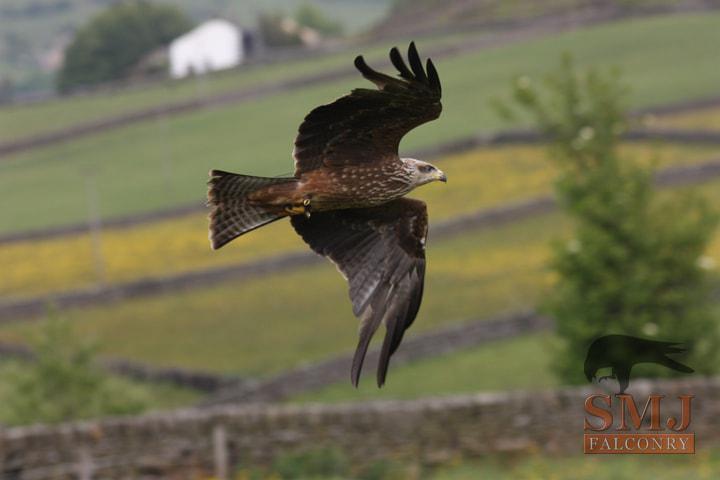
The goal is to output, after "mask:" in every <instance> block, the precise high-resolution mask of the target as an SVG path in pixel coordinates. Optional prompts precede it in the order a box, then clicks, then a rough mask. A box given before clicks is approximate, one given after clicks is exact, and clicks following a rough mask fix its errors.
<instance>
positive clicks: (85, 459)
mask: <svg viewBox="0 0 720 480" xmlns="http://www.w3.org/2000/svg"><path fill="white" fill-rule="evenodd" d="M77 473H78V480H92V478H93V459H92V455H90V452H89V451H88V449H87V447H85V446H82V447H80V449H79V450H78V472H77Z"/></svg>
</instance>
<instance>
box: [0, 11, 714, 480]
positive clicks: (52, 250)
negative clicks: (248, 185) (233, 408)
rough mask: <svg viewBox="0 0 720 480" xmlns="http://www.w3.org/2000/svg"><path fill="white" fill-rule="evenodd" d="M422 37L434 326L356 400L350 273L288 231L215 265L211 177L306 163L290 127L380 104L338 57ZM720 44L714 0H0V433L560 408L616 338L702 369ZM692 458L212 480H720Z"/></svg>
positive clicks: (707, 450)
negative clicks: (591, 344)
mask: <svg viewBox="0 0 720 480" xmlns="http://www.w3.org/2000/svg"><path fill="white" fill-rule="evenodd" d="M410 40H414V41H415V42H416V43H417V45H418V48H419V51H420V54H421V55H422V56H423V57H428V56H429V57H432V59H433V61H434V62H435V64H436V66H437V68H438V71H439V73H440V78H441V81H442V83H443V105H444V111H443V115H442V117H441V118H440V119H439V120H438V121H436V122H433V123H431V124H428V125H425V126H422V127H420V128H418V129H417V130H415V131H413V132H411V133H410V134H409V135H408V136H407V137H406V138H405V140H404V141H403V143H402V145H401V154H402V155H404V156H415V157H418V158H422V159H424V160H428V161H431V162H433V163H436V164H437V165H439V166H440V168H442V169H443V170H444V171H445V172H446V174H447V176H448V178H449V182H448V184H447V185H430V186H427V187H423V188H422V189H420V190H418V191H416V192H414V193H413V195H412V196H414V197H417V198H421V199H423V200H425V201H426V202H427V203H428V209H429V214H430V220H431V227H430V238H429V246H428V270H427V281H426V293H425V298H424V303H423V307H422V309H421V311H420V314H419V316H418V318H417V320H416V322H415V323H414V324H413V326H412V329H411V330H409V331H408V333H407V336H406V341H405V343H404V344H403V345H402V346H401V347H400V351H399V352H398V354H397V356H396V357H395V358H394V360H393V362H392V363H391V368H390V373H389V379H388V383H387V384H386V386H385V387H384V388H383V389H381V390H379V389H377V388H376V387H375V386H374V382H373V381H372V380H373V379H372V378H371V375H369V376H367V377H366V378H363V379H362V382H361V386H360V388H359V389H358V390H356V389H354V388H352V386H351V385H350V382H349V379H348V375H349V368H348V366H349V362H350V360H349V359H350V358H351V357H350V355H351V353H352V350H353V348H354V346H355V342H356V335H357V323H356V320H355V319H354V317H353V315H352V311H351V308H350V303H349V301H348V299H347V292H346V285H345V283H344V282H343V281H342V278H341V277H340V276H339V275H338V274H337V272H336V271H335V268H334V267H333V266H332V265H330V264H329V263H328V262H324V261H322V260H320V259H318V258H316V257H315V256H313V255H312V254H311V253H309V251H308V249H307V247H306V246H305V245H304V244H303V242H302V241H301V240H300V239H299V237H298V236H297V235H296V234H295V233H294V232H293V231H292V229H291V228H290V226H289V223H287V222H278V223H275V224H272V225H270V226H269V227H266V228H263V229H261V230H258V231H256V232H253V233H252V234H250V235H247V236H244V237H242V238H239V239H238V240H236V241H234V242H233V243H232V244H230V245H229V246H228V247H226V248H224V249H222V250H220V251H216V252H213V251H211V250H210V248H209V244H208V240H207V219H206V215H207V211H206V208H205V207H204V199H205V193H206V186H205V183H206V181H207V172H208V171H209V170H210V169H211V168H218V169H223V170H230V171H235V172H242V173H247V174H254V175H262V176H275V175H287V174H289V173H291V172H292V169H293V168H292V159H291V151H292V143H293V139H294V136H295V133H296V129H297V126H298V125H299V123H300V122H301V120H302V118H303V117H304V115H305V114H306V113H307V112H308V111H310V110H311V109H312V108H314V107H315V106H317V105H320V104H323V103H328V102H330V101H332V100H333V99H335V98H337V97H339V96H341V95H343V94H344V93H346V92H348V91H349V90H350V89H351V88H355V87H358V86H368V85H369V84H366V82H364V80H363V79H361V78H360V77H359V75H358V74H357V72H355V71H354V69H353V66H352V59H353V58H354V57H355V56H356V55H357V54H364V55H365V57H366V59H367V60H368V63H369V64H370V65H371V66H375V67H377V68H381V69H385V70H388V69H389V68H390V66H389V62H388V60H387V53H388V51H389V49H390V48H391V47H392V46H395V45H397V46H398V47H400V48H401V50H402V49H405V48H406V46H407V44H408V43H409V41H410ZM719 45H720V1H711V0H704V1H701V0H683V1H678V2H668V1H665V0H611V1H597V0H541V1H522V0H511V1H503V2H500V1H495V0H442V1H441V0H422V1H409V0H369V1H359V0H313V1H309V0H302V1H301V0H272V1H262V2H261V1H252V0H209V1H205V2H190V1H186V0H153V1H150V0H148V1H131V0H128V1H114V0H0V192H1V193H2V195H1V199H0V205H2V206H1V207H0V265H1V267H0V268H1V270H0V353H1V354H2V356H1V357H0V423H1V424H3V425H5V426H7V427H11V426H18V425H27V424H34V423H48V424H52V423H58V422H65V421H71V420H77V419H97V418H103V417H105V416H112V415H120V414H124V415H131V414H140V413H144V412H150V411H165V410H171V409H174V408H179V407H190V406H196V405H199V404H202V405H210V404H212V405H238V404H241V403H243V402H262V403H264V404H268V403H274V402H280V403H282V404H288V403H289V404H293V405H305V404H308V403H322V404H324V403H333V404H334V403H337V402H347V401H365V402H366V401H371V400H381V399H384V400H387V399H402V400H414V399H421V398H426V397H438V396H450V395H458V394H468V393H475V392H490V391H492V392H496V391H503V392H504V391H533V390H548V389H555V388H560V387H563V386H568V385H575V384H582V383H583V382H585V379H584V377H583V374H582V362H583V358H584V353H585V351H586V348H587V343H588V341H589V340H590V339H592V338H593V337H595V336H597V335H599V334H607V333H625V334H631V335H638V336H643V337H645V338H656V339H661V340H666V339H667V340H672V341H682V342H685V343H687V344H688V345H690V346H691V352H690V354H689V357H688V359H687V362H688V363H689V364H690V365H691V366H692V367H693V368H695V369H696V371H697V375H703V376H711V377H712V375H713V374H714V373H715V372H717V371H718V369H720V358H718V356H717V352H718V344H719V342H718V338H719V335H720V334H719V333H718V319H719V318H720V303H718V302H720V296H718V292H719V291H720V290H718V288H720V284H719V283H718V280H719V279H718V273H717V265H718V262H720V236H718V235H719V234H718V232H717V231H716V229H715V225H716V223H717V214H718V211H720V206H719V205H718V202H719V201H720V188H719V187H720V48H719ZM372 368H373V367H372V366H368V367H366V371H367V372H372V371H373V370H372ZM668 373H671V372H667V371H663V370H654V369H651V368H648V369H645V370H641V369H639V370H638V373H637V375H638V376H648V377H654V376H665V375H667V374H668ZM201 408H208V407H201ZM581 428H582V426H581V425H580V424H578V425H577V429H576V430H577V432H578V433H579V432H580V431H581ZM702 446H703V448H704V449H703V450H702V451H701V452H700V453H699V454H698V455H695V456H692V458H684V459H679V460H672V459H661V460H660V461H657V460H655V459H653V460H652V461H651V460H647V459H645V458H636V457H633V458H629V457H622V456H614V457H613V458H600V459H598V458H583V457H582V456H580V455H579V454H577V453H576V452H579V451H580V446H579V444H578V447H577V449H576V450H574V451H571V452H569V453H567V452H566V453H563V454H560V455H545V454H543V453H542V452H540V451H537V450H533V449H530V450H529V451H525V450H522V452H521V453H522V454H520V455H516V454H513V455H512V456H510V457H508V456H507V455H505V454H502V455H501V454H498V455H487V456H485V457H482V458H476V457H473V456H467V457H463V456H460V457H457V456H453V457H452V458H451V459H450V460H447V459H445V460H443V461H438V462H434V463H433V464H432V465H426V464H424V463H423V462H414V461H412V460H408V459H403V458H400V457H398V458H395V456H393V455H389V457H388V459H387V461H385V462H383V463H374V464H372V465H369V466H368V465H360V466H358V465H356V464H355V463H354V462H353V461H351V460H350V459H349V457H348V456H347V454H346V453H345V452H343V451H341V450H333V449H331V448H330V449H325V450H317V451H313V450H312V449H311V450H309V451H306V452H300V453H298V452H295V451H287V452H286V451H283V450H282V449H280V450H279V451H278V452H277V455H276V458H275V459H274V460H273V461H271V462H266V463H265V464H258V465H253V464H250V465H248V464H243V465H238V464H232V462H231V465H230V467H229V468H230V469H229V470H227V471H224V472H223V476H225V478H266V477H271V478H568V479H570V478H573V479H574V478H633V479H637V478H680V477H681V476H682V477H687V476H690V478H717V477H716V476H715V475H714V474H717V472H720V450H715V449H714V448H713V447H712V445H706V444H705V442H703V444H702ZM446 460H447V461H446ZM0 464H1V462H0ZM7 472H9V470H7V471H6V474H7V475H9V473H7ZM358 472H360V473H358ZM211 474H212V472H210V473H208V474H207V475H205V476H203V475H204V474H200V473H198V474H197V475H198V476H197V477H192V478H209V476H210V475H211ZM215 474H216V475H219V474H217V472H216V473H215ZM551 474H552V477H551ZM372 475H374V476H372ZM663 475H664V476H663ZM3 478H5V477H3ZM7 478H26V477H22V476H15V477H11V476H8V477H7ZM27 478H30V477H27ZM33 478H41V477H33ZM42 478H45V477H42ZM47 478H61V477H53V476H52V475H51V476H48V477H47ZM80 478H91V477H80Z"/></svg>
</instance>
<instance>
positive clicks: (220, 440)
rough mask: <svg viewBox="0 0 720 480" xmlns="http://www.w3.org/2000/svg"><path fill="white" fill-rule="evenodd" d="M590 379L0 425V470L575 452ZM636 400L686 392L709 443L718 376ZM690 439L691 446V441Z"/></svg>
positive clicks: (135, 474) (81, 473) (170, 470)
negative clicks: (313, 453) (307, 455)
mask: <svg viewBox="0 0 720 480" xmlns="http://www.w3.org/2000/svg"><path fill="white" fill-rule="evenodd" d="M596 388H597V387H595V388H590V387H582V388H567V389H559V390H552V391H541V392H535V393H532V392H515V393H485V394H476V395H466V396H455V397H445V398H429V399H420V400H410V401H381V402H366V403H356V404H343V405H304V406H294V405H270V406H262V405H244V406H224V407H212V408H207V409H204V410H199V409H198V410H184V411H176V412H173V413H165V414H155V415H146V416H141V417H134V418H125V419H114V420H105V421H99V422H83V423H75V424H67V425H62V426H58V427H45V426H36V427H28V428H13V429H8V430H4V431H2V432H0V477H1V478H3V479H8V480H14V479H17V480H29V479H38V480H41V479H50V478H52V479H85V480H90V479H95V478H103V479H120V478H178V479H180V478H183V479H184V478H198V477H197V476H198V475H208V476H210V475H213V474H215V475H218V474H219V476H220V477H223V476H224V473H225V472H232V471H233V470H234V469H235V468H237V467H238V466H242V465H245V466H247V465H263V464H268V463H270V462H272V460H273V459H274V458H276V457H277V456H278V455H280V454H283V453H286V452H291V451H301V450H307V449H317V448H321V447H332V448H336V449H340V450H342V451H343V452H344V453H345V454H346V455H347V456H348V458H349V459H350V461H351V462H353V463H358V464H359V463H362V464H367V463H368V462H372V461H375V460H379V459H393V460H397V461H409V462H418V463H422V464H430V465H432V464H437V463H441V462H445V461H448V460H451V459H455V458H458V457H464V458H472V457H482V456H484V455H492V454H497V453H501V452H518V453H522V452H540V453H543V454H559V455H566V454H571V455H577V454H579V453H580V452H581V451H582V433H583V418H584V412H583V403H584V400H585V397H586V396H587V395H588V394H590V393H592V392H593V391H596ZM629 392H630V393H633V394H634V395H635V397H636V399H637V401H638V402H641V401H643V400H642V399H644V398H646V397H647V395H648V394H650V393H660V394H664V395H666V397H667V399H668V403H667V404H665V403H663V406H662V412H663V415H665V414H677V413H678V412H677V408H675V407H676V405H677V404H678V403H679V402H672V401H670V400H671V399H673V397H676V396H677V395H680V394H694V395H695V396H696V398H695V399H694V403H693V407H694V408H693V423H692V426H691V430H693V431H695V433H696V436H697V444H698V445H699V446H700V447H707V446H709V445H717V444H718V443H720V379H705V378H700V377H690V378H688V379H683V380H674V381H667V380H666V381H656V382H648V381H640V380H638V381H635V382H633V383H632V384H631V387H630V390H629ZM700 447H699V448H700Z"/></svg>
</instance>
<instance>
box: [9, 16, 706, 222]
mask: <svg viewBox="0 0 720 480" xmlns="http://www.w3.org/2000/svg"><path fill="white" fill-rule="evenodd" d="M718 20H720V15H718V14H713V15H710V14H706V15H685V16H671V17H659V18H653V19H647V20H637V21H632V22H623V23H618V24H613V25H606V26H602V27H596V28H591V29H586V30H582V31H576V32H570V33H564V34H560V35H556V36H552V37H547V38H544V39H541V40H533V41H531V42H525V43H521V44H514V45H509V46H505V47H501V48H496V49H493V50H487V51H482V52H476V53H471V54H465V55H462V56H458V57H455V58H452V59H448V60H445V61H442V62H438V63H439V65H438V66H439V70H440V73H441V77H442V80H443V82H444V92H445V102H444V103H445V111H444V115H443V118H442V119H441V120H440V121H438V122H435V123H433V124H431V125H428V126H425V127H422V128H421V129H419V130H418V131H415V132H413V133H412V134H411V135H410V136H409V137H408V139H407V141H406V142H404V144H403V149H404V150H405V151H407V150H408V149H412V148H418V147H422V146H428V145H432V144H436V143H437V142H439V141H444V140H451V139H454V138H459V137H462V136H464V135H467V134H470V133H475V132H477V131H478V130H487V129H493V128H498V127H499V126H501V123H500V122H499V121H498V119H497V117H496V116H495V114H494V112H492V111H491V110H490V109H489V108H488V101H489V99H490V98H492V97H495V96H498V95H501V94H503V93H505V92H506V91H507V90H508V82H509V81H510V79H511V78H512V77H513V76H514V75H515V74H520V73H530V74H534V73H537V72H544V71H546V70H547V69H548V66H549V65H550V64H552V63H555V62H556V61H557V59H558V57H559V55H560V53H562V52H563V51H571V52H573V53H574V54H575V56H576V57H577V58H578V59H579V61H580V62H581V63H583V64H594V65H598V66H608V65H619V66H621V67H622V68H623V70H624V71H625V76H626V78H627V80H628V82H629V83H630V84H631V85H633V86H634V87H635V88H634V95H633V101H634V105H635V106H647V105H651V104H661V103H666V102H670V101H677V100H680V99H683V98H699V97H704V96H708V95H712V94H716V93H717V88H718V87H717V85H718V84H719V82H720V69H718V68H716V67H715V65H716V62H715V61H716V60H717V49H716V48H714V40H715V39H716V38H717V28H716V27H717V23H718ZM420 47H421V50H422V47H423V44H422V42H420ZM668 65H673V68H672V70H668V68H667V67H668ZM358 84H359V83H358V80H353V81H343V82H334V83H331V84H326V85H319V86H313V87H309V88H307V89H303V90H300V91H296V92H292V93H285V94H279V95H275V96H273V97H271V98H265V99H262V100H257V101H253V102H249V103H246V104H243V105H234V106H229V107H228V108H224V109H220V110H214V111H203V112H198V113H194V114H190V115H186V116H182V117H178V118H172V119H168V120H166V121H160V122H148V123H145V124H142V125H136V126H132V127H128V128H125V129H122V130H118V131H113V132H109V133H106V134H101V135H96V136H94V137H92V138H85V139H82V140H78V141H75V142H70V143H68V144H65V145H60V146H57V147H54V148H47V149H41V150H36V151H32V152H27V153H25V154H20V155H16V156H13V157H10V158H8V159H6V160H5V161H3V162H2V165H0V190H2V191H3V192H4V193H5V195H7V196H8V197H9V198H13V199H14V208H13V209H4V210H2V211H0V231H3V232H7V231H17V230H24V229H30V228H37V227H40V226H46V225H58V224H63V223H68V222H77V221H82V220H83V219H84V218H85V217H86V215H87V213H86V212H87V206H86V192H85V188H84V183H85V178H84V177H85V176H87V175H92V176H93V177H94V178H95V179H96V182H97V186H98V190H99V196H100V205H99V208H100V210H101V212H102V215H103V216H106V217H107V216H116V215H123V214H128V213H132V212H141V211H148V210H153V209H157V208H162V207H167V206H171V205H176V204H178V203H186V202H192V201H197V202H200V201H202V198H203V196H204V191H205V186H204V182H205V179H206V175H207V171H208V169H209V168H210V167H219V168H226V169H231V170H240V171H244V172H251V173H255V174H260V175H262V174H267V175H277V174H280V173H283V172H288V171H290V170H291V168H292V167H291V162H290V159H289V152H290V150H291V144H292V138H293V136H294V133H295V130H296V128H297V124H298V123H299V122H300V120H301V118H302V117H303V116H304V114H305V113H306V112H307V111H308V110H309V109H310V108H312V107H313V106H315V105H317V104H320V103H325V102H327V101H328V100H330V99H332V98H334V97H336V96H338V95H340V94H342V93H344V92H346V91H347V90H349V89H350V88H351V87H353V86H357V85H358ZM38 192H42V194H41V195H40V194H38ZM47 199H52V202H49V201H47Z"/></svg>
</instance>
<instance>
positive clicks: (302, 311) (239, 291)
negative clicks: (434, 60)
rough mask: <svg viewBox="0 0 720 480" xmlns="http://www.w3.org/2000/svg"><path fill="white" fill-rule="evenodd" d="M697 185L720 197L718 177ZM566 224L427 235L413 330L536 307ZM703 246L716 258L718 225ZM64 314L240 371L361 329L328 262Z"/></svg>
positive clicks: (297, 355)
mask: <svg viewBox="0 0 720 480" xmlns="http://www.w3.org/2000/svg"><path fill="white" fill-rule="evenodd" d="M700 190H702V191H703V192H704V193H705V194H706V195H707V196H708V197H709V198H710V199H711V201H713V202H715V203H718V202H720V182H718V181H715V182H710V183H708V184H706V185H704V186H703V187H702V188H701V189H700ZM430 209H431V210H430V211H431V213H432V206H431V207H430ZM566 228H567V222H566V221H565V220H564V219H563V218H562V217H561V216H560V215H559V214H553V215H545V216H540V217H535V218H531V219H527V220H524V221H522V222H518V223H514V224H510V225H507V226H504V227H502V228H497V229H492V230H486V231H479V232H475V233H469V234H466V235H463V236H461V237H456V238H452V239H447V240H437V241H433V240H432V237H431V239H430V244H429V247H428V273H427V283H426V285H427V289H426V294H425V298H424V300H423V308H422V309H421V311H420V314H419V316H418V319H417V321H416V322H415V324H414V325H413V329H412V331H411V334H415V333H418V332H421V331H424V330H428V329H431V328H433V327H436V326H438V325H443V324H448V323H451V322H456V321H460V320H465V319H468V318H483V317H487V316H489V315H493V314H497V313H500V312H503V311H514V310H519V309H525V308H531V307H532V306H534V305H535V304H536V301H537V300H538V298H540V296H541V295H542V294H543V292H544V291H546V289H547V288H548V286H549V285H550V282H551V280H552V279H551V276H550V273H549V272H548V271H547V269H546V268H545V266H546V262H547V259H548V255H549V251H550V249H549V242H550V241H551V240H552V239H562V238H563V236H564V233H565V232H566V231H567V230H566ZM708 255H709V256H711V257H712V258H713V259H714V260H715V264H716V265H720V234H719V235H718V236H717V237H716V238H715V241H714V242H713V244H712V246H711V248H710V251H709V252H708ZM66 316H67V317H68V318H70V319H72V321H73V322H74V323H75V324H76V326H77V331H78V332H79V334H81V335H83V336H85V335H90V336H94V337H97V338H99V339H100V340H101V341H102V342H103V345H104V351H105V352H106V353H108V354H111V355H116V356H125V357H130V358H134V359H137V360H142V361H147V362H151V363H156V364H161V365H175V364H176V365H182V366H188V367H195V368H204V369H212V370H218V371H226V372H242V373H246V374H268V373H272V372H277V371H280V370H282V369H285V368H289V367H292V366H296V365H298V364H300V363H302V362H304V361H312V360H320V359H323V358H326V357H327V356H329V355H332V354H338V353H341V352H347V351H350V350H352V348H354V346H355V342H356V334H357V326H356V320H355V319H354V318H353V317H352V314H351V311H350V303H349V301H348V300H347V291H346V285H345V283H344V282H343V281H342V279H341V277H340V276H339V275H338V274H337V272H336V271H335V269H334V268H333V267H332V266H331V265H330V264H329V263H328V264H323V265H320V266H317V267H312V268H305V269H301V270H298V271H294V272H290V273H284V274H277V275H270V276H267V277H263V278H261V279H257V280H255V281H252V282H227V283H223V284H221V285H217V286H213V287H210V288H203V289H197V290H192V291H188V292H183V293H182V294H181V295H171V294H166V295H160V296H156V297H152V298H143V299H135V300H129V301H124V302H122V303H116V304H110V305H105V306H101V307H94V308H88V309H82V310H79V309H75V310H70V311H68V312H67V313H66ZM36 328H37V324H36V323H18V324H13V325H5V326H2V327H1V328H0V338H3V339H10V340H21V339H22V338H25V337H26V336H27V335H28V334H30V333H31V332H32V331H34V330H35V329H36Z"/></svg>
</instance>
